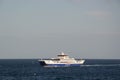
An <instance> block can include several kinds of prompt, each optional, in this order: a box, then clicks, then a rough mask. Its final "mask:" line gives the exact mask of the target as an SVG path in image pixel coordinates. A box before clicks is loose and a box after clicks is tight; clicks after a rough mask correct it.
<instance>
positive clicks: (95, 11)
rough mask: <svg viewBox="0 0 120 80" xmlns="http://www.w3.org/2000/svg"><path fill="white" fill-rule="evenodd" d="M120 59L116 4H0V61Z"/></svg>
mask: <svg viewBox="0 0 120 80" xmlns="http://www.w3.org/2000/svg"><path fill="white" fill-rule="evenodd" d="M61 52H64V53H66V54H68V55H69V56H70V57H75V58H85V59H120V1H119V0H1V1H0V59H25V58H27V59H31V58H35V59H36V58H51V57H56V55H57V54H60V53H61Z"/></svg>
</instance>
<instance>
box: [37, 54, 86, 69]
mask: <svg viewBox="0 0 120 80" xmlns="http://www.w3.org/2000/svg"><path fill="white" fill-rule="evenodd" d="M38 61H39V63H40V65H41V66H44V67H69V66H80V65H82V64H83V63H84V62H85V60H83V59H77V60H76V59H74V58H70V57H69V56H68V55H66V54H64V53H63V52H62V53H61V54H59V55H57V58H51V59H40V60H38Z"/></svg>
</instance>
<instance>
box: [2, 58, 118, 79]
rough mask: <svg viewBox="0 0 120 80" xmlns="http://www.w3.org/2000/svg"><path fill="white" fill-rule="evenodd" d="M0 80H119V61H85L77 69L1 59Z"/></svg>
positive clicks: (31, 61)
mask: <svg viewBox="0 0 120 80" xmlns="http://www.w3.org/2000/svg"><path fill="white" fill-rule="evenodd" d="M0 80H120V60H119V59H118V60H113V59H112V60H111V59H109V60H108V59H106V60H105V59H86V61H85V64H83V65H81V66H79V67H42V66H40V65H39V62H38V59H1V60H0Z"/></svg>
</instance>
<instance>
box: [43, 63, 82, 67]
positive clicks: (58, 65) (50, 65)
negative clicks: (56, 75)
mask: <svg viewBox="0 0 120 80" xmlns="http://www.w3.org/2000/svg"><path fill="white" fill-rule="evenodd" d="M45 66H46V67H69V66H80V64H47V65H45Z"/></svg>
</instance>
